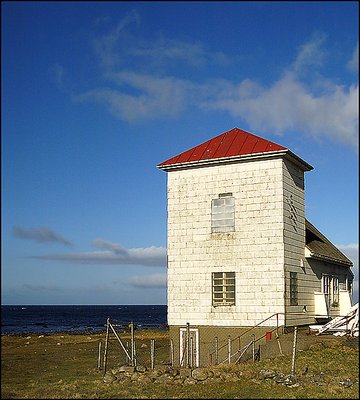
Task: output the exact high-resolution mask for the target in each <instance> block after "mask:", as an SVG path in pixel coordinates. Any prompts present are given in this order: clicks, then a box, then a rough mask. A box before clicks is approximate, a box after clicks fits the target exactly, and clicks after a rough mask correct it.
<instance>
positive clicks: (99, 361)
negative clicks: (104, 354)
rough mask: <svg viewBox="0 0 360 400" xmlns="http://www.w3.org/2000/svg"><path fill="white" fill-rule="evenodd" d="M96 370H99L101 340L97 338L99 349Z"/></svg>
mask: <svg viewBox="0 0 360 400" xmlns="http://www.w3.org/2000/svg"><path fill="white" fill-rule="evenodd" d="M97 370H98V371H100V370H101V340H99V351H98V362H97Z"/></svg>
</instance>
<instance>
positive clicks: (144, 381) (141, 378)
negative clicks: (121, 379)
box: [138, 374, 153, 385]
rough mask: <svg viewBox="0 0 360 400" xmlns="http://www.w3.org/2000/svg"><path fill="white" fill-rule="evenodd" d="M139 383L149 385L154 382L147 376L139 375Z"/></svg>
mask: <svg viewBox="0 0 360 400" xmlns="http://www.w3.org/2000/svg"><path fill="white" fill-rule="evenodd" d="M138 382H139V383H142V384H144V385H147V384H149V383H152V382H153V380H152V379H151V378H150V377H149V376H148V375H147V374H139V377H138Z"/></svg>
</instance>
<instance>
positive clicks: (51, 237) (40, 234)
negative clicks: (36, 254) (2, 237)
mask: <svg viewBox="0 0 360 400" xmlns="http://www.w3.org/2000/svg"><path fill="white" fill-rule="evenodd" d="M13 235H14V237H17V238H19V239H24V240H34V241H36V242H39V243H61V244H64V245H66V246H71V244H72V243H71V242H70V241H69V240H67V239H65V238H63V237H62V236H61V235H59V234H58V233H56V232H54V231H53V230H52V229H50V228H48V227H37V228H29V229H27V228H22V227H19V226H15V227H14V228H13Z"/></svg>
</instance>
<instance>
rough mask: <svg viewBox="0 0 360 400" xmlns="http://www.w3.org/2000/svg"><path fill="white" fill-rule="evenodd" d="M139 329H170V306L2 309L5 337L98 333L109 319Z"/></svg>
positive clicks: (4, 307)
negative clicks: (168, 310)
mask: <svg viewBox="0 0 360 400" xmlns="http://www.w3.org/2000/svg"><path fill="white" fill-rule="evenodd" d="M108 317H109V318H110V321H111V322H112V323H113V324H116V325H118V326H120V327H121V326H123V327H127V326H128V325H129V323H130V322H134V323H135V325H136V329H144V328H152V329H165V328H166V327H167V306H166V305H111V306H109V305H101V306H100V305H96V306H82V305H81V306H79V305H73V306H71V305H67V306H52V305H46V306H27V305H24V306H18V305H16V306H1V334H30V333H32V334H46V333H59V332H68V333H84V332H87V333H91V332H93V333H97V332H103V331H105V329H106V326H105V325H106V320H107V318H108Z"/></svg>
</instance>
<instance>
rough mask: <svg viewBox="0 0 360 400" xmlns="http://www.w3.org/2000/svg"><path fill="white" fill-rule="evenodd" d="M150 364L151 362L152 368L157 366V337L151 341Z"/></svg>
mask: <svg viewBox="0 0 360 400" xmlns="http://www.w3.org/2000/svg"><path fill="white" fill-rule="evenodd" d="M150 364H151V369H154V366H155V339H151V342H150Z"/></svg>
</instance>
